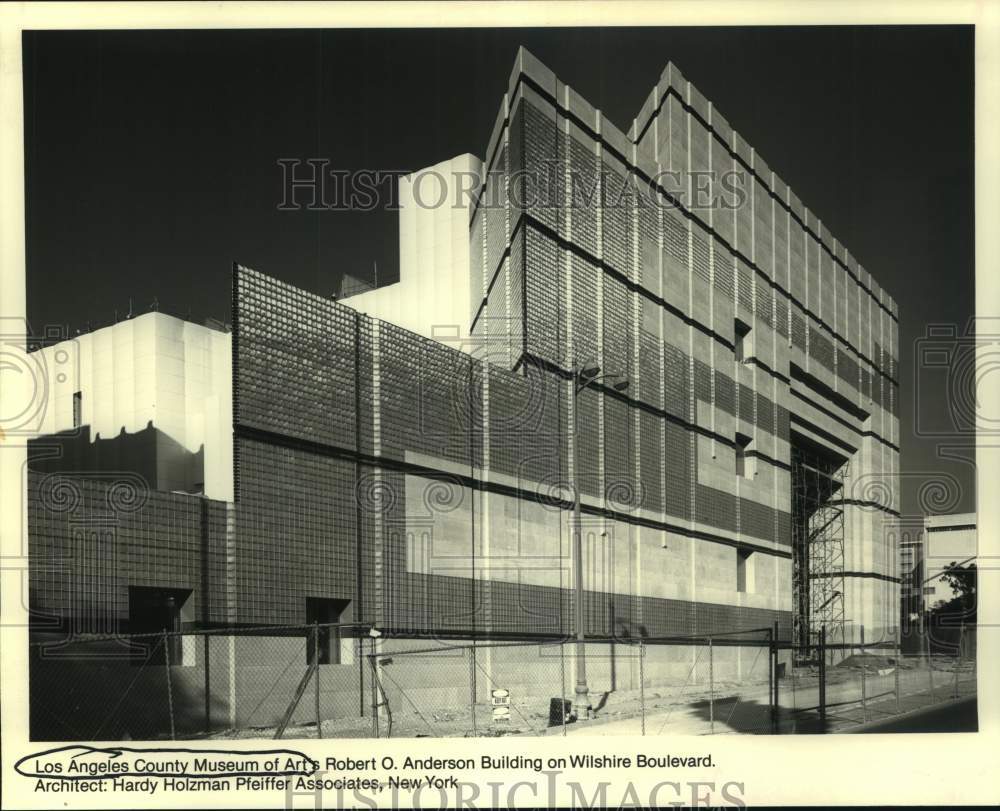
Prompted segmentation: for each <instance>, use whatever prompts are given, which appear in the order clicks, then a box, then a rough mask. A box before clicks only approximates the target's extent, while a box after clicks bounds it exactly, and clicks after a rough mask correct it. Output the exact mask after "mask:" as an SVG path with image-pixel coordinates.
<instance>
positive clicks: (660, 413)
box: [514, 352, 792, 471]
mask: <svg viewBox="0 0 1000 811" xmlns="http://www.w3.org/2000/svg"><path fill="white" fill-rule="evenodd" d="M525 361H530V362H531V363H533V364H535V365H537V366H541V367H543V368H544V369H545V370H546V371H548V372H551V373H552V374H555V375H558V376H559V377H561V378H563V379H564V380H572V379H573V377H574V374H573V372H572V371H569V370H567V369H563V368H562V367H561V366H558V365H557V364H555V363H553V362H552V361H549V360H546V359H545V358H540V357H538V356H537V355H533V354H531V353H529V352H525V353H523V354H522V355H521V358H520V359H519V360H518V362H517V364H515V366H514V371H517V369H518V368H520V367H521V365H522V364H523V363H524V362H525ZM590 388H593V389H599V390H600V391H601V392H602V393H603V394H604V395H605V396H607V397H613V398H614V399H616V400H618V401H620V402H622V403H625V404H626V405H628V406H629V407H630V408H635V409H637V410H639V411H644V412H646V413H647V414H653V415H655V416H657V417H659V418H661V419H663V420H665V421H666V422H669V423H672V424H674V425H677V426H678V427H680V428H684V429H686V430H688V431H690V432H692V433H695V434H698V435H699V436H703V437H705V438H706V439H713V440H715V441H716V442H719V443H721V444H723V445H725V446H726V447H729V448H735V447H736V442H735V441H733V440H732V439H730V438H729V437H727V436H724V435H722V434H719V433H716V432H715V431H713V430H712V429H711V428H705V427H704V426H701V425H698V424H697V423H693V422H690V421H688V420H686V419H684V418H683V417H678V416H677V415H676V414H671V413H670V412H669V411H666V410H665V409H662V408H658V407H657V406H654V405H652V404H650V403H647V402H645V401H643V400H637V399H635V398H634V397H631V396H629V395H628V394H627V393H626V392H623V391H618V390H617V389H616V388H614V386H608V385H606V384H604V383H592V384H591V385H590ZM762 430H763V429H762ZM766 433H769V434H771V436H773V437H775V438H776V439H777V438H779V437H778V435H777V434H775V433H773V432H771V431H767V432H766ZM747 455H748V456H754V457H756V458H758V459H761V460H762V461H765V462H768V463H769V464H771V465H773V466H774V467H776V468H780V469H781V470H785V471H790V470H791V469H792V466H791V465H790V464H789V463H788V462H782V461H781V460H780V459H775V458H774V457H773V456H768V455H767V454H766V453H762V452H761V451H758V450H751V451H747Z"/></svg>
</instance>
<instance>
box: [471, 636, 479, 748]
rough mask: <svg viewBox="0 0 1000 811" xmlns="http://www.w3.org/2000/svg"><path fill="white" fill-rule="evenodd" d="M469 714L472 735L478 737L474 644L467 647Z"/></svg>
mask: <svg viewBox="0 0 1000 811" xmlns="http://www.w3.org/2000/svg"><path fill="white" fill-rule="evenodd" d="M469 713H470V714H471V715H472V735H473V737H476V738H478V737H479V728H478V726H477V721H476V643H475V640H473V642H472V645H471V646H470V647H469Z"/></svg>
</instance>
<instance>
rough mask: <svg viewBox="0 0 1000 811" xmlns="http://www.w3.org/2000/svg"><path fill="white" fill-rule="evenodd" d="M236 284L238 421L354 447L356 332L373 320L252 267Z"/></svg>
mask: <svg viewBox="0 0 1000 811" xmlns="http://www.w3.org/2000/svg"><path fill="white" fill-rule="evenodd" d="M235 281H236V289H235V295H236V297H237V304H236V306H234V307H233V320H234V324H233V332H234V336H233V355H234V358H233V360H234V363H233V367H234V374H235V381H236V385H235V388H234V397H233V407H234V420H235V423H236V424H237V425H242V426H247V427H253V428H259V429H263V430H267V431H273V432H275V433H278V434H282V435H284V436H289V437H296V438H298V439H304V440H309V441H315V442H321V443H324V444H327V445H335V446H338V447H344V448H357V447H358V445H359V444H360V443H359V437H358V433H359V431H360V430H361V428H362V420H359V419H358V418H357V416H358V415H357V404H356V397H357V394H358V392H357V389H356V385H357V379H358V369H356V364H357V358H358V354H359V350H360V348H361V346H362V341H361V340H360V338H361V336H360V335H359V334H358V333H359V331H361V330H362V324H364V325H365V327H364V329H370V319H366V318H363V317H362V316H359V315H357V314H356V313H355V312H354V311H353V310H351V309H349V308H347V307H329V306H325V305H326V304H327V303H328V302H326V301H325V300H324V299H323V298H321V297H320V296H316V295H313V294H311V293H307V292H306V291H304V290H298V289H296V288H294V287H291V286H290V285H286V284H282V283H280V282H279V281H277V280H276V279H272V278H271V277H269V276H265V275H264V274H261V273H257V272H255V271H252V270H249V269H240V272H238V273H236V280H235ZM331 412H332V413H336V414H338V415H340V417H339V418H338V419H336V420H331V419H330V418H329V415H330V413H331ZM365 422H367V423H368V425H370V419H369V420H365ZM366 428H367V426H366Z"/></svg>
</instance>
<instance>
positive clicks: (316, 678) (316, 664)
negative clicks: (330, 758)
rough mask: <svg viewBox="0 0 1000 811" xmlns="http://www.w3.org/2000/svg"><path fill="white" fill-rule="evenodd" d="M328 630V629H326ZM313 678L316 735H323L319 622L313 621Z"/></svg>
mask: <svg viewBox="0 0 1000 811" xmlns="http://www.w3.org/2000/svg"><path fill="white" fill-rule="evenodd" d="M328 632H329V629H328ZM313 668H314V670H315V672H314V673H313V679H314V681H315V682H316V690H315V696H314V700H315V703H316V737H317V738H322V737H323V715H322V713H321V712H320V708H319V704H320V683H319V672H320V670H319V622H318V621H317V622H314V623H313Z"/></svg>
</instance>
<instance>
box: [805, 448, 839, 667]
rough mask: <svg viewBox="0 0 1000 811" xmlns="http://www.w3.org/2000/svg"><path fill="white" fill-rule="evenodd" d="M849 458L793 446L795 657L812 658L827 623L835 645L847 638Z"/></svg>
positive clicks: (829, 640) (828, 635)
mask: <svg viewBox="0 0 1000 811" xmlns="http://www.w3.org/2000/svg"><path fill="white" fill-rule="evenodd" d="M849 467H850V461H849V460H844V459H842V458H838V457H835V456H833V455H832V454H828V453H824V452H822V450H820V449H810V448H807V447H803V446H800V445H798V444H795V443H793V445H792V545H793V550H794V556H793V561H792V591H793V600H794V615H793V620H792V632H793V638H794V640H795V645H796V649H797V652H796V658H797V659H798V660H800V661H802V660H809V659H812V658H813V650H814V647H815V643H816V640H817V639H818V638H819V633H820V630H821V629H822V628H826V644H827V646H829V647H830V648H831V649H833V650H836V649H837V647H836V646H838V645H843V644H844V643H845V642H846V641H847V640H846V638H845V628H844V626H845V612H844V523H845V522H844V503H843V493H844V479H845V478H846V477H847V476H848V469H849Z"/></svg>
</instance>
